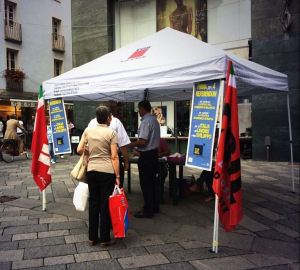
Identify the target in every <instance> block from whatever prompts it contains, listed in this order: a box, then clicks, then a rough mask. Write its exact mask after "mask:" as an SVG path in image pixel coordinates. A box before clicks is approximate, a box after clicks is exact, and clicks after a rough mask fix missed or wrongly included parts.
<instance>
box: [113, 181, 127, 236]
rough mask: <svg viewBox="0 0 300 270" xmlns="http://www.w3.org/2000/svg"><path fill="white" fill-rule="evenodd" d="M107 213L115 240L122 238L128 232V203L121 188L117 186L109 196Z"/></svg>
mask: <svg viewBox="0 0 300 270" xmlns="http://www.w3.org/2000/svg"><path fill="white" fill-rule="evenodd" d="M109 212H110V218H111V223H112V228H113V232H114V237H115V238H124V237H125V234H126V232H127V230H128V202H127V199H126V196H125V193H124V190H123V188H121V189H120V188H119V187H118V186H117V185H116V186H115V188H114V191H113V194H112V195H111V196H109Z"/></svg>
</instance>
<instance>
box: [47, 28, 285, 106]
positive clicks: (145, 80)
mask: <svg viewBox="0 0 300 270" xmlns="http://www.w3.org/2000/svg"><path fill="white" fill-rule="evenodd" d="M138 50H139V51H138ZM134 53H136V55H137V56H138V55H140V57H130V56H131V55H132V54H134ZM227 59H231V60H232V61H233V63H234V67H235V73H236V76H237V79H238V80H241V81H243V82H246V83H248V84H251V85H254V86H259V87H265V88H268V89H272V90H275V91H288V82H287V75H285V74H282V73H279V72H277V71H274V70H271V69H269V68H266V67H264V66H261V65H258V64H256V63H254V62H250V61H247V60H244V59H241V58H239V57H236V56H234V55H231V54H229V53H227V52H226V51H223V50H220V49H218V48H216V47H214V46H212V45H209V44H207V43H204V42H202V41H200V40H198V39H196V38H194V37H193V36H191V35H188V34H184V33H181V32H179V31H176V30H173V29H171V28H165V29H163V30H161V31H159V32H157V33H155V34H153V35H150V36H148V37H146V38H144V39H142V40H139V41H137V42H134V43H132V44H130V45H128V46H125V47H123V48H120V49H118V50H115V51H113V52H111V53H108V54H106V55H104V56H102V57H99V58H97V59H95V60H93V61H91V62H89V63H87V64H84V65H82V66H80V67H77V68H74V69H72V70H70V71H68V72H66V73H64V74H62V75H60V76H57V77H55V78H53V79H50V80H47V81H45V82H43V89H44V91H45V99H50V98H55V97H63V98H65V99H71V100H93V101H95V100H118V101H140V100H141V99H143V95H144V90H145V89H148V98H149V100H151V101H164V100H182V99H189V98H190V97H191V93H192V88H193V83H194V82H196V81H198V82H199V81H205V80H211V79H220V78H225V74H226V60H227Z"/></svg>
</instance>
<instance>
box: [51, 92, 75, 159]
mask: <svg viewBox="0 0 300 270" xmlns="http://www.w3.org/2000/svg"><path fill="white" fill-rule="evenodd" d="M49 117H50V125H51V128H52V138H53V140H52V141H53V151H54V154H55V155H61V154H68V153H71V144H70V136H69V130H68V124H67V118H66V111H65V106H64V101H63V100H62V98H55V99H51V100H49Z"/></svg>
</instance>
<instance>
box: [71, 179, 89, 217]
mask: <svg viewBox="0 0 300 270" xmlns="http://www.w3.org/2000/svg"><path fill="white" fill-rule="evenodd" d="M89 196H90V193H89V187H88V184H86V183H83V182H79V184H78V186H77V187H76V188H75V190H74V196H73V204H74V205H75V208H76V210H77V211H85V209H86V206H87V203H88V199H89Z"/></svg>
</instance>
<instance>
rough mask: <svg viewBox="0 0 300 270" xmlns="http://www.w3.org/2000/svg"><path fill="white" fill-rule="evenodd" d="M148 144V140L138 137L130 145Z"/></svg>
mask: <svg viewBox="0 0 300 270" xmlns="http://www.w3.org/2000/svg"><path fill="white" fill-rule="evenodd" d="M147 144H148V140H145V139H142V138H138V139H137V140H136V141H135V142H131V143H130V144H129V145H128V146H129V147H144V146H146V145H147Z"/></svg>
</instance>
